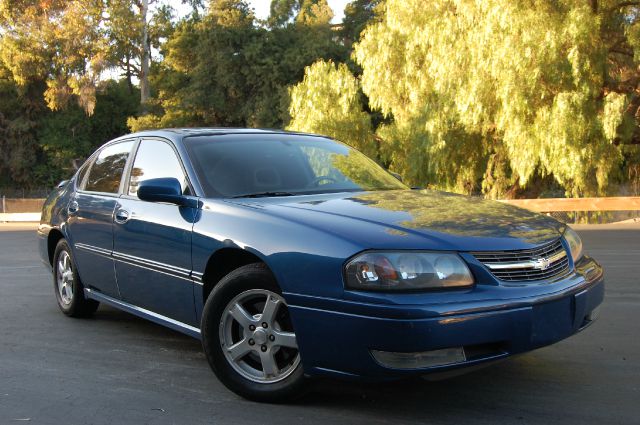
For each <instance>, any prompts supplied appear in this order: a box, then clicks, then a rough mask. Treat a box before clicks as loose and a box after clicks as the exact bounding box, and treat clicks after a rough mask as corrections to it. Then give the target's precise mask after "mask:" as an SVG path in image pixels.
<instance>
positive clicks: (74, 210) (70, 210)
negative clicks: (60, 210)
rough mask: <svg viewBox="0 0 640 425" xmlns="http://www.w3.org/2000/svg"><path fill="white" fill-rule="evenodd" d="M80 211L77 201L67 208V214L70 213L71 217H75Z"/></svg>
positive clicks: (70, 203)
mask: <svg viewBox="0 0 640 425" xmlns="http://www.w3.org/2000/svg"><path fill="white" fill-rule="evenodd" d="M79 209H80V205H78V202H77V201H71V202H69V205H68V206H67V212H68V213H69V215H73V214H75V213H77V212H78V210H79Z"/></svg>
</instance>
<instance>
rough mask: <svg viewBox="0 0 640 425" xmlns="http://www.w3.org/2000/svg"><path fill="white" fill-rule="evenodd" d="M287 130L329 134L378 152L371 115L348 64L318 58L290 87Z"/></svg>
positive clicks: (370, 152)
mask: <svg viewBox="0 0 640 425" xmlns="http://www.w3.org/2000/svg"><path fill="white" fill-rule="evenodd" d="M290 97H291V103H290V106H289V113H290V114H291V122H290V123H289V126H288V127H287V129H288V130H296V131H307V132H313V133H320V134H326V135H328V136H331V137H334V138H336V139H338V140H340V141H342V142H345V143H348V144H349V145H351V146H354V147H357V148H360V149H361V150H363V151H365V152H366V153H368V154H374V155H375V154H376V153H377V152H376V151H377V149H376V146H375V144H374V142H375V140H374V137H373V136H374V135H373V130H372V127H371V119H370V117H369V115H368V114H367V113H365V112H363V110H362V102H361V100H360V93H359V84H358V81H357V80H356V79H355V78H354V77H353V75H351V73H350V72H349V69H348V68H347V66H346V65H345V64H339V65H338V66H336V65H335V64H334V63H333V62H331V61H327V62H325V61H318V62H316V63H314V64H313V65H311V66H310V67H307V69H306V70H305V74H304V79H303V80H302V82H300V83H299V84H297V85H295V86H294V87H293V88H292V89H291V91H290Z"/></svg>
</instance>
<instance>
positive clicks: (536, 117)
mask: <svg viewBox="0 0 640 425" xmlns="http://www.w3.org/2000/svg"><path fill="white" fill-rule="evenodd" d="M384 6H385V9H384V18H383V19H382V21H381V22H379V23H376V24H374V25H371V26H369V27H367V29H365V31H364V33H363V36H362V39H361V41H360V42H359V43H358V44H357V45H356V46H355V58H356V60H357V61H358V63H359V64H360V65H361V66H362V68H363V74H362V87H363V90H364V92H365V94H366V95H367V96H368V97H369V99H370V105H371V106H372V107H373V108H377V109H380V110H381V111H382V112H383V113H384V114H385V115H386V116H387V117H389V118H390V119H392V120H393V122H392V123H391V124H388V125H386V126H383V127H382V128H381V129H380V130H379V134H380V135H382V136H383V138H384V139H385V140H387V141H388V143H387V144H385V145H384V146H383V150H384V151H386V153H387V155H388V156H389V157H390V159H391V164H392V167H395V168H396V169H398V170H399V171H401V172H403V173H405V174H409V175H410V176H411V178H410V180H412V183H428V182H431V183H435V184H437V185H439V186H441V187H446V188H454V189H457V190H460V191H474V190H477V188H478V187H479V186H480V183H479V182H480V181H482V180H484V182H483V183H484V184H483V186H484V190H485V192H487V193H490V194H493V195H494V196H500V195H503V194H504V193H505V192H506V190H507V189H509V188H508V187H499V188H496V187H493V185H495V184H498V183H500V184H505V185H509V184H510V183H512V182H517V183H518V184H519V185H526V184H527V183H528V182H529V181H531V180H532V179H533V178H534V177H535V176H537V175H542V176H544V175H552V176H553V177H554V178H555V179H556V180H557V181H558V182H560V183H561V184H562V185H563V186H564V187H565V188H566V190H567V193H568V194H571V195H587V194H598V193H604V192H605V191H606V189H607V185H608V183H609V181H610V176H612V174H613V173H614V172H615V170H617V169H619V167H620V164H621V159H622V155H621V152H620V149H619V148H618V147H617V146H616V145H617V144H620V143H629V142H631V141H632V139H633V138H634V137H636V136H635V134H636V133H637V128H638V125H637V122H636V118H635V117H634V114H635V113H636V111H637V110H638V104H640V101H639V100H638V97H637V96H636V95H635V90H636V89H637V87H638V81H639V80H638V78H637V76H638V71H637V62H636V56H635V55H636V53H635V52H636V51H640V50H638V49H637V47H636V46H637V45H638V43H636V42H635V41H634V40H635V39H634V34H635V33H636V31H637V25H636V22H637V20H638V16H639V14H638V12H639V11H640V9H638V6H637V4H636V3H635V2H620V1H617V2H614V1H596V0H594V1H591V2H583V1H570V0H565V1H560V2H548V1H532V2H524V3H523V2H513V1H509V0H486V1H482V2H476V1H470V0H451V1H450V0H435V1H433V2H431V3H430V5H429V7H428V8H425V7H424V3H423V2H422V1H420V0H406V1H405V0H403V1H399V0H387V1H386V2H385V4H384ZM630 77H632V78H630ZM635 116H637V114H636V115H635ZM385 146H386V147H388V148H389V149H386V150H385V149H384V147H385ZM466 158H472V159H473V160H472V161H465V159H466ZM483 158H484V159H483ZM489 159H491V161H492V162H491V164H492V165H491V167H492V170H496V171H500V173H502V174H503V175H504V177H503V178H495V179H491V177H492V175H491V173H489V175H487V171H488V170H489V169H488V167H487V164H488V161H489ZM457 161H462V163H460V162H457ZM476 161H480V162H484V166H483V167H473V165H474V164H475V163H476ZM460 164H463V165H464V166H459V165H460ZM416 167H418V168H419V169H420V170H427V171H426V172H422V171H418V172H416Z"/></svg>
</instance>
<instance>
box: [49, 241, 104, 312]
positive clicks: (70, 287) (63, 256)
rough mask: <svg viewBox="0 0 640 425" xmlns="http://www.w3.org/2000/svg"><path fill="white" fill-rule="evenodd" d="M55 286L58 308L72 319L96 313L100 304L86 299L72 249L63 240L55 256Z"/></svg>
mask: <svg viewBox="0 0 640 425" xmlns="http://www.w3.org/2000/svg"><path fill="white" fill-rule="evenodd" d="M53 286H54V288H55V293H56V300H57V301H58V307H59V308H60V310H62V312H63V313H64V314H66V315H67V316H72V317H87V316H90V315H92V314H93V313H95V311H96V310H97V309H98V306H99V305H100V303H98V302H97V301H94V300H90V299H87V298H85V296H84V291H83V287H82V282H80V277H79V276H78V272H77V269H76V264H75V261H74V258H73V254H72V252H71V248H70V247H69V244H68V243H67V241H66V240H64V239H61V240H60V242H58V245H57V246H56V250H55V252H54V254H53Z"/></svg>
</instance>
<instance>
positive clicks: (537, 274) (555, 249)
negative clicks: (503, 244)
mask: <svg viewBox="0 0 640 425" xmlns="http://www.w3.org/2000/svg"><path fill="white" fill-rule="evenodd" d="M471 254H472V255H473V256H474V257H475V258H476V259H477V260H478V261H480V262H481V263H483V264H484V265H485V266H486V267H487V268H488V269H489V271H490V272H491V273H492V274H493V275H494V276H495V277H496V278H498V279H500V280H503V281H509V282H516V281H538V280H547V279H553V278H560V277H564V276H566V275H567V274H568V273H569V257H568V256H567V252H566V250H565V248H564V246H563V245H562V241H561V240H560V238H558V239H556V240H555V241H553V242H551V243H549V244H546V245H543V246H541V247H538V248H533V249H523V250H517V251H486V252H472V253H471Z"/></svg>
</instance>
